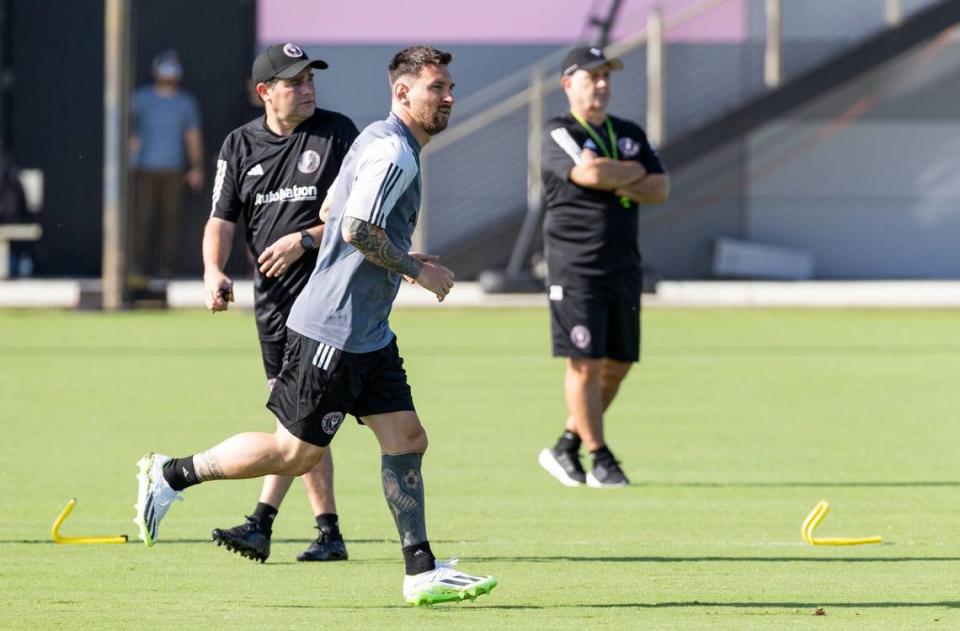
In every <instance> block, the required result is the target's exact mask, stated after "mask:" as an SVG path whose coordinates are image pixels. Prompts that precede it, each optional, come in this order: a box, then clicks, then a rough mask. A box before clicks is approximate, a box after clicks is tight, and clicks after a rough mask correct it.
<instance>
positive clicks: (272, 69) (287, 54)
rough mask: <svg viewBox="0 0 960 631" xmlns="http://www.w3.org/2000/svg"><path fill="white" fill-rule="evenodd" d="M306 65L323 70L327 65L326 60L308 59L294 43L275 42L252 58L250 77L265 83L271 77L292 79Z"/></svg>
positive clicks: (256, 81)
mask: <svg viewBox="0 0 960 631" xmlns="http://www.w3.org/2000/svg"><path fill="white" fill-rule="evenodd" d="M308 66H309V67H310V68H316V69H317V70H323V69H324V68H326V67H327V62H325V61H323V60H320V59H310V58H309V57H307V54H306V53H305V52H303V49H302V48H300V47H299V46H297V45H296V44H277V45H275V46H271V47H270V48H268V49H266V50H265V51H263V52H262V53H260V54H259V55H257V58H256V59H254V60H253V71H252V72H251V77H252V78H253V82H254V83H266V82H267V81H270V80H271V79H292V78H294V77H295V76H297V75H298V74H300V73H301V72H303V69H304V68H306V67H308Z"/></svg>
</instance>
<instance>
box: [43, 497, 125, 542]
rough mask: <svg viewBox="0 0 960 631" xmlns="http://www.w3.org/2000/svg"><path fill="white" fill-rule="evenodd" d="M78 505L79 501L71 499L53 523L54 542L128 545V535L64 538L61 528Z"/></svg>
mask: <svg viewBox="0 0 960 631" xmlns="http://www.w3.org/2000/svg"><path fill="white" fill-rule="evenodd" d="M76 505H77V500H76V499H74V498H71V499H70V501H69V502H67V505H66V506H64V507H63V510H62V511H60V516H59V517H57V519H56V520H55V521H54V522H53V527H52V528H51V529H50V536H51V537H53V540H54V542H56V543H126V542H127V535H113V536H100V537H64V536H63V535H61V534H60V526H62V525H63V522H65V521H66V520H67V517H68V516H69V515H70V513H72V512H73V507H74V506H76Z"/></svg>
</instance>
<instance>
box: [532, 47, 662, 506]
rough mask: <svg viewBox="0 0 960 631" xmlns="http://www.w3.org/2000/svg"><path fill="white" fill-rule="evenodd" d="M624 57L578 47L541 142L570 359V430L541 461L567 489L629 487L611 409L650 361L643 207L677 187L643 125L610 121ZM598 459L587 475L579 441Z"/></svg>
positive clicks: (562, 341) (565, 351)
mask: <svg viewBox="0 0 960 631" xmlns="http://www.w3.org/2000/svg"><path fill="white" fill-rule="evenodd" d="M622 68H623V63H621V61H620V60H619V59H607V58H606V57H605V56H604V54H603V51H602V50H601V49H599V48H590V47H578V48H574V49H573V50H571V51H570V52H569V53H568V54H567V56H566V58H565V59H564V62H563V68H562V76H561V78H560V83H561V86H562V87H563V90H564V92H565V93H566V95H567V100H568V101H569V103H570V112H569V114H565V115H563V116H557V117H555V118H552V119H551V120H550V121H549V122H548V123H547V126H546V134H545V137H544V141H543V167H542V169H543V173H542V176H543V185H544V190H545V193H546V214H545V218H544V226H543V232H544V244H545V250H546V259H547V274H548V282H549V285H550V293H549V298H550V315H551V329H552V337H553V354H554V356H555V357H566V376H565V379H564V393H565V395H566V403H567V409H568V412H569V416H568V417H567V421H566V427H565V431H564V432H563V434H562V436H561V437H560V439H559V440H558V441H557V443H556V445H555V446H554V447H553V448H546V449H544V450H543V451H541V452H540V457H539V461H540V465H541V466H542V467H543V468H544V469H546V470H547V471H548V472H549V473H550V474H551V475H553V476H554V477H555V478H557V479H558V480H559V481H560V482H561V483H563V484H564V485H566V486H580V485H583V484H587V485H588V486H591V487H595V488H604V487H617V486H626V485H627V484H629V481H628V479H627V476H626V475H624V473H623V470H622V469H621V468H620V464H619V462H618V461H617V460H616V458H615V457H614V455H613V453H612V452H611V451H610V449H609V448H608V447H607V444H606V442H605V440H604V434H603V414H604V411H605V410H606V409H607V407H608V406H609V405H610V403H611V401H613V398H614V396H615V395H616V394H617V390H618V389H619V387H620V384H621V382H622V381H623V379H624V378H625V377H626V376H627V373H628V372H629V370H630V367H631V366H632V365H633V363H634V362H636V361H638V360H639V357H640V289H641V271H640V252H639V249H638V246H637V230H638V213H639V207H638V204H659V203H663V202H665V201H666V200H667V196H668V194H669V180H668V178H667V175H666V173H665V172H664V168H663V165H662V164H661V163H660V159H659V158H658V156H657V153H656V152H655V151H654V149H653V148H652V147H651V146H650V143H649V142H648V141H647V136H646V134H645V133H644V131H643V129H642V128H640V126H639V125H636V124H635V123H632V122H630V121H628V120H624V119H622V118H616V117H614V116H609V115H608V114H607V106H608V104H609V102H610V73H611V72H612V71H615V70H621V69H622ZM581 444H583V445H585V446H586V448H587V450H588V451H590V453H591V454H592V455H593V466H592V469H591V471H590V472H589V473H586V472H585V471H584V469H583V466H582V465H581V463H580V455H579V452H580V446H581Z"/></svg>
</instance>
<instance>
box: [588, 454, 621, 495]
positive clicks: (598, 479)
mask: <svg viewBox="0 0 960 631" xmlns="http://www.w3.org/2000/svg"><path fill="white" fill-rule="evenodd" d="M628 484H630V480H628V479H627V476H626V475H625V474H624V473H623V469H621V468H620V463H619V462H618V461H617V459H616V458H614V457H613V454H612V453H610V451H609V450H607V451H606V452H605V453H603V454H599V455H597V456H594V458H593V470H592V471H590V473H588V474H587V486H589V487H592V488H595V489H609V488H616V487H618V486H627V485H628Z"/></svg>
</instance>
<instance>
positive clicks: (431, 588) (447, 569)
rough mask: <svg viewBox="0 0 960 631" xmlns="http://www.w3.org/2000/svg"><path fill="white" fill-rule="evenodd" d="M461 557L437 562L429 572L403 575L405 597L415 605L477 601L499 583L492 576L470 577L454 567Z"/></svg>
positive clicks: (409, 602)
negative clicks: (478, 597)
mask: <svg viewBox="0 0 960 631" xmlns="http://www.w3.org/2000/svg"><path fill="white" fill-rule="evenodd" d="M458 560H459V559H456V558H453V559H449V560H448V561H444V562H440V561H436V567H435V569H433V570H430V571H429V572H423V573H422V574H416V575H414V576H404V577H403V599H404V600H406V601H407V603H408V604H411V605H413V606H414V607H417V606H419V605H434V604H436V603H446V602H458V601H461V600H467V599H470V600H475V599H476V598H477V596H482V595H483V594H489V593H490V592H491V591H492V590H493V588H494V587H496V586H497V579H495V578H494V577H492V576H470V575H469V574H464V573H463V572H459V571H457V570H455V569H453V566H454V565H456V564H457V561H458Z"/></svg>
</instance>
